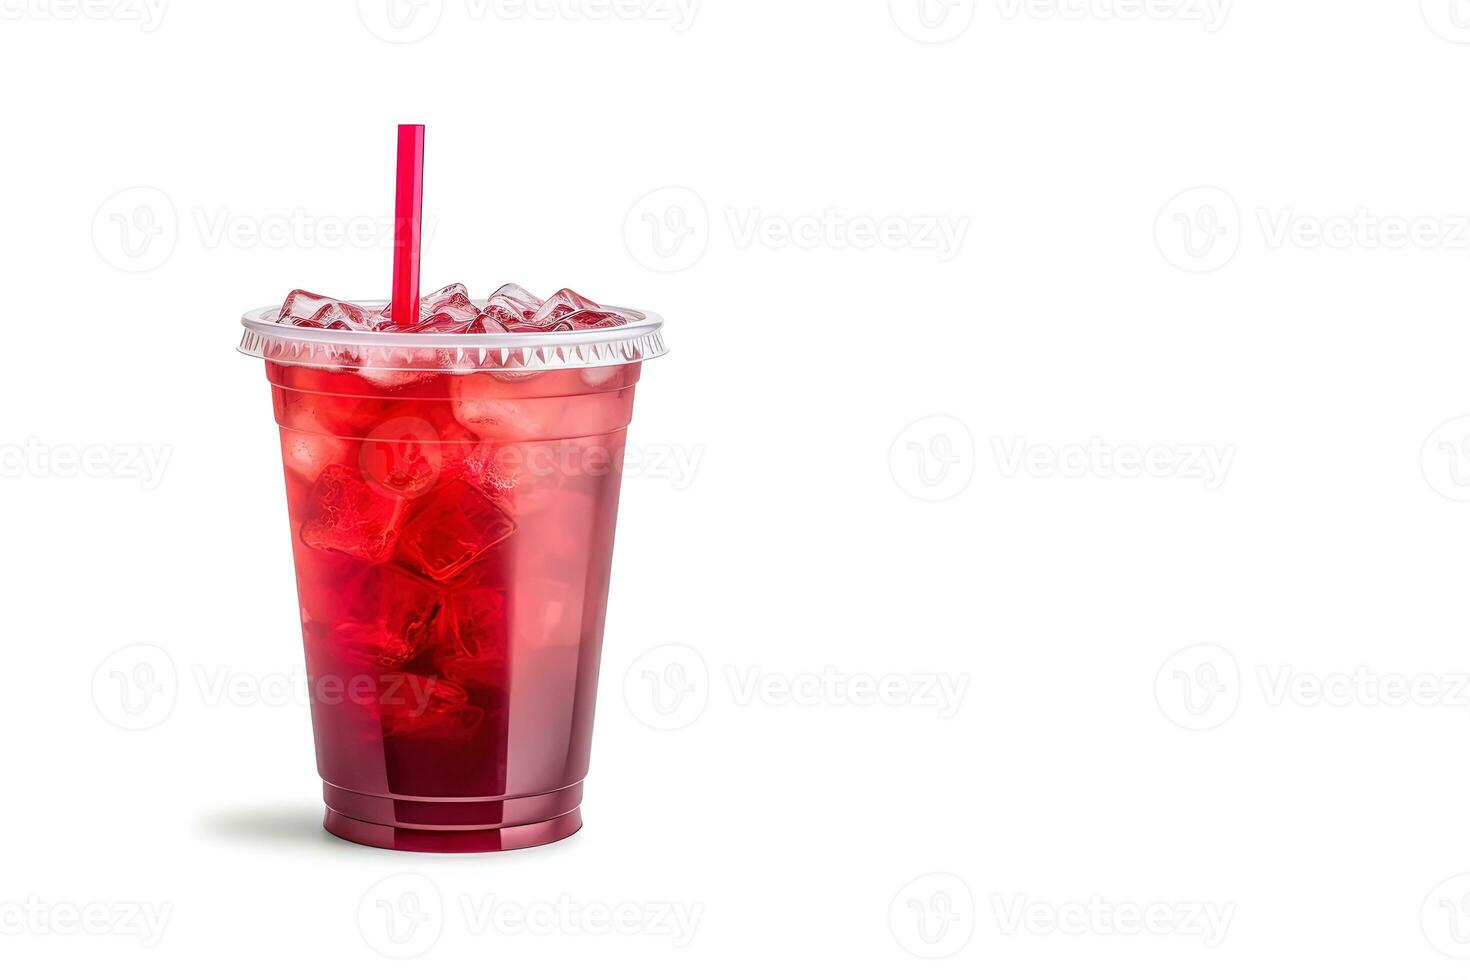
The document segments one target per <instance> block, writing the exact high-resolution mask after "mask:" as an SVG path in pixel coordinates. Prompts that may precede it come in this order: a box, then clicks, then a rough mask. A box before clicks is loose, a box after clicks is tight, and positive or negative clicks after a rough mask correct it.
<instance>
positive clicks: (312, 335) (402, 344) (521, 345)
mask: <svg viewBox="0 0 1470 980" xmlns="http://www.w3.org/2000/svg"><path fill="white" fill-rule="evenodd" d="M348 302H351V303H353V304H354V305H357V306H362V307H365V308H367V309H380V308H382V307H383V306H385V305H387V304H386V301H385V300H368V301H366V302H357V301H355V300H349V301H348ZM602 309H603V310H606V311H608V312H610V313H618V314H629V313H631V314H633V315H634V316H636V317H638V318H639V319H636V320H630V322H628V323H626V324H624V325H622V326H620V327H594V328H591V329H588V330H555V331H548V332H541V331H525V332H517V333H392V332H390V331H383V332H376V331H370V330H323V329H322V328H321V327H296V326H291V325H288V324H284V323H277V322H276V321H275V320H273V319H271V317H273V316H279V315H280V312H281V307H280V304H279V303H278V304H276V305H274V306H262V307H260V308H258V309H254V310H249V311H247V312H246V313H245V314H243V315H242V316H241V317H240V323H241V324H242V325H243V326H244V327H245V329H246V330H248V331H251V332H253V333H255V334H258V335H259V336H261V337H262V338H269V339H272V340H279V341H288V342H294V343H305V344H331V345H336V346H350V347H364V348H374V347H375V348H387V349H391V348H395V347H398V348H417V349H424V348H428V349H436V348H462V349H466V350H524V349H538V348H557V347H580V346H584V345H588V344H612V343H621V342H624V341H633V340H640V339H642V338H644V337H647V336H649V335H651V334H656V333H658V332H659V331H660V330H662V329H663V325H664V320H663V317H662V316H661V315H659V314H658V313H654V312H653V311H651V310H640V309H637V308H636V307H631V306H604V307H602Z"/></svg>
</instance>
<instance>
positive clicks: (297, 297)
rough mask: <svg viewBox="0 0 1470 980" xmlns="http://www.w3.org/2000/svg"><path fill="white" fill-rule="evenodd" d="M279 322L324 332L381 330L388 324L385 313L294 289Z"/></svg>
mask: <svg viewBox="0 0 1470 980" xmlns="http://www.w3.org/2000/svg"><path fill="white" fill-rule="evenodd" d="M278 320H279V322H281V323H284V324H286V325H287V326H292V327H321V328H322V329H324V330H377V329H379V328H380V327H381V326H382V325H383V324H384V323H385V322H387V318H386V317H384V316H383V315H382V314H381V313H374V312H373V311H372V310H368V309H364V308H363V307H361V306H353V305H352V304H351V303H344V302H342V301H341V300H335V299H330V298H328V297H326V296H321V295H319V294H317V293H308V292H307V291H306V290H304V289H297V290H293V291H292V292H291V295H289V296H287V297H286V302H284V303H282V304H281V314H280V316H279V317H278Z"/></svg>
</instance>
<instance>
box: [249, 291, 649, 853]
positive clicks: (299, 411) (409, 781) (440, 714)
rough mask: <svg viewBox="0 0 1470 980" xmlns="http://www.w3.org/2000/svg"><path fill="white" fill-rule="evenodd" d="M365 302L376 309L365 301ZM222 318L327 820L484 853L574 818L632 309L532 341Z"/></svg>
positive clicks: (397, 841) (614, 495)
mask: <svg viewBox="0 0 1470 980" xmlns="http://www.w3.org/2000/svg"><path fill="white" fill-rule="evenodd" d="M364 305H367V306H373V307H374V308H376V307H377V306H380V305H381V304H376V305H374V304H364ZM276 312H277V311H276V309H275V308H266V309H262V310H256V311H254V312H252V313H249V314H247V315H246V316H245V317H244V320H243V322H244V324H245V335H244V338H243V339H242V340H241V343H240V350H241V351H243V352H245V353H247V354H251V355H254V356H257V357H261V358H263V359H264V360H265V367H266V376H267V378H268V379H269V381H270V384H271V396H272V400H273V403H274V407H275V417H276V422H277V423H278V425H279V427H280V437H281V456H282V459H283V461H284V464H285V475H286V502H287V508H288V511H289V514H290V521H291V543H292V548H293V551H294V555H295V561H296V583H297V593H298V596H299V600H300V607H301V624H302V636H303V640H304V645H305V649H306V666H307V674H308V679H309V682H310V690H311V711H312V726H313V731H314V735H315V741H316V757H317V768H318V771H319V773H320V775H321V778H322V785H323V793H324V797H325V801H326V807H327V809H326V821H325V823H326V828H327V830H329V831H330V832H331V833H333V834H335V835H337V836H338V837H343V838H346V839H347V840H350V841H356V842H357V843H360V844H369V845H372V846H376V847H387V848H395V849H398V850H413V851H457V852H462V851H498V850H508V849H511V848H517V847H529V846H532V845H536V844H545V843H549V842H551V841H555V840H560V839H562V838H564V837H567V836H569V835H571V834H573V833H575V832H576V831H577V830H578V829H579V828H580V827H581V812H580V803H581V800H582V781H583V779H584V778H585V777H586V775H587V768H588V757H589V752H590V747H591V736H592V716H593V705H594V702H595V700H596V694H597V673H598V662H599V659H600V656H601V650H602V632H603V623H604V619H605V615H606V609H607V592H608V581H609V574H610V569H611V563H612V548H613V534H614V529H615V526H616V522H617V506H618V492H619V487H620V483H621V461H622V454H623V447H624V437H625V434H626V431H627V427H628V423H629V420H630V419H631V417H632V411H633V392H634V387H635V386H636V384H637V382H638V378H639V374H640V371H641V362H642V361H644V360H647V359H649V358H652V357H657V356H658V355H660V354H662V353H663V352H664V346H663V340H662V336H661V329H662V321H661V319H660V318H659V317H658V316H657V315H655V314H651V313H645V312H642V311H619V312H623V313H625V315H627V316H629V317H638V318H639V319H636V320H635V321H634V322H631V323H629V324H628V325H626V326H622V327H612V328H603V329H595V330H580V331H562V332H555V333H508V334H484V335H480V334H473V335H436V334H395V333H371V332H355V331H339V330H322V329H319V328H311V327H291V326H283V325H280V324H277V323H274V322H272V318H273V317H274V316H275V314H276Z"/></svg>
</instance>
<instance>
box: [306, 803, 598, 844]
mask: <svg viewBox="0 0 1470 980" xmlns="http://www.w3.org/2000/svg"><path fill="white" fill-rule="evenodd" d="M323 826H325V827H326V828H327V833H329V834H332V835H333V836H335V837H340V838H342V839H343V840H347V841H351V842H352V843H354V844H366V845H367V846H368V847H382V848H387V849H388V850H392V851H428V852H431V853H436V854H483V853H488V852H491V851H513V850H516V849H518V848H522V847H538V846H540V845H541V844H551V843H554V842H555V841H559V840H565V839H566V838H568V837H570V836H572V835H573V834H575V833H576V832H577V831H579V830H581V829H582V809H581V807H578V808H577V809H575V810H573V811H572V812H571V813H563V814H562V815H561V816H559V817H553V818H552V819H550V820H544V821H542V822H541V823H532V824H523V825H521V826H519V827H504V828H501V829H499V830H421V829H417V828H408V827H388V826H385V825H383V824H380V823H368V822H367V821H366V820H355V819H353V818H352V817H349V816H346V815H345V814H341V813H338V812H337V811H336V810H333V809H332V808H331V807H327V818H326V820H325V821H324V822H323Z"/></svg>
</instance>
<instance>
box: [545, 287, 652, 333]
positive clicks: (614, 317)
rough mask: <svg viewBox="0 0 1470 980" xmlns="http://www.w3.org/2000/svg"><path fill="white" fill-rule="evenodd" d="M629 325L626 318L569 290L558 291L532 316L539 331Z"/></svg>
mask: <svg viewBox="0 0 1470 980" xmlns="http://www.w3.org/2000/svg"><path fill="white" fill-rule="evenodd" d="M627 322H628V320H627V318H626V317H622V316H619V315H618V314H616V313H614V312H612V311H611V310H606V309H603V308H602V307H601V306H598V305H597V304H596V303H594V302H592V301H591V300H590V299H588V298H587V297H585V296H582V295H580V294H578V293H574V292H572V291H571V290H570V289H562V290H559V291H558V292H557V293H556V294H555V295H554V296H552V297H551V298H550V299H548V300H547V301H546V302H545V303H543V304H542V305H541V307H540V309H538V310H537V311H536V312H535V314H534V315H533V316H532V317H531V323H532V324H533V325H534V326H535V328H536V329H538V330H556V329H562V330H593V329H596V328H598V327H621V326H623V325H624V324H625V323H627Z"/></svg>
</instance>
